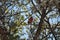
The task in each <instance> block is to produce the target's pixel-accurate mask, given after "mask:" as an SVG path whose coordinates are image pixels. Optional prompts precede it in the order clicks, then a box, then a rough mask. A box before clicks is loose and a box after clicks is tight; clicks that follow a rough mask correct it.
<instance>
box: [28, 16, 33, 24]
mask: <svg viewBox="0 0 60 40" xmlns="http://www.w3.org/2000/svg"><path fill="white" fill-rule="evenodd" d="M32 22H33V17H32V16H31V17H30V18H29V19H28V24H31V23H32Z"/></svg>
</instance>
